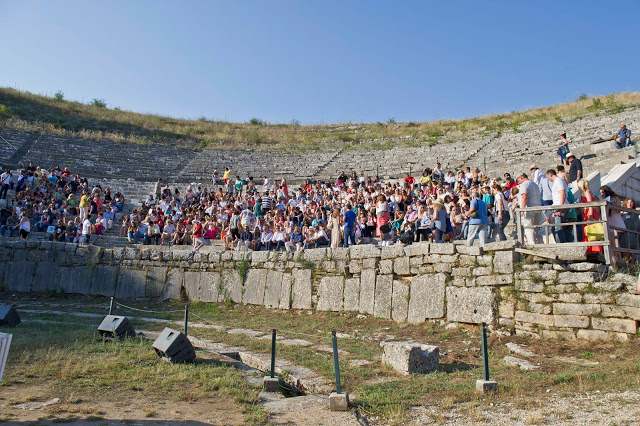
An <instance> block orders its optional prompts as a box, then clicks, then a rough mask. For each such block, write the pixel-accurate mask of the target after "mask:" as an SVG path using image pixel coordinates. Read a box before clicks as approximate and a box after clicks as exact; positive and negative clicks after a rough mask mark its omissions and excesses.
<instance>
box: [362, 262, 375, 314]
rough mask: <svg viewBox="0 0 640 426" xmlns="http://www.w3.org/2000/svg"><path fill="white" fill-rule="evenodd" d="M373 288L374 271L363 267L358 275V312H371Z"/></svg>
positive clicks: (373, 297) (373, 296)
mask: <svg viewBox="0 0 640 426" xmlns="http://www.w3.org/2000/svg"><path fill="white" fill-rule="evenodd" d="M375 288H376V271H374V270H373V269H365V270H364V271H362V274H361V275H360V308H359V309H360V313H363V314H373V302H374V299H375Z"/></svg>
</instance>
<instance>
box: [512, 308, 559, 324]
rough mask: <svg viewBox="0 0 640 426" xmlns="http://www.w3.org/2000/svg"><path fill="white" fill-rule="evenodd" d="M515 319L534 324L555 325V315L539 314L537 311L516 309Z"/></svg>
mask: <svg viewBox="0 0 640 426" xmlns="http://www.w3.org/2000/svg"><path fill="white" fill-rule="evenodd" d="M515 320H516V321H520V322H528V323H532V324H540V325H545V326H547V327H553V325H554V322H553V315H544V314H537V313H535V312H526V311H520V310H518V311H516V315H515Z"/></svg>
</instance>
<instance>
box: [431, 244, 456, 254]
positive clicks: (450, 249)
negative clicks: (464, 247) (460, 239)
mask: <svg viewBox="0 0 640 426" xmlns="http://www.w3.org/2000/svg"><path fill="white" fill-rule="evenodd" d="M429 253H434V254H455V253H456V246H455V244H452V243H442V244H431V245H430V246H429Z"/></svg>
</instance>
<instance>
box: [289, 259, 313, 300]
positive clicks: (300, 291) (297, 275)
mask: <svg viewBox="0 0 640 426" xmlns="http://www.w3.org/2000/svg"><path fill="white" fill-rule="evenodd" d="M291 293H292V304H291V307H292V308H293V309H311V270H310V269H294V270H293V287H292V289H291Z"/></svg>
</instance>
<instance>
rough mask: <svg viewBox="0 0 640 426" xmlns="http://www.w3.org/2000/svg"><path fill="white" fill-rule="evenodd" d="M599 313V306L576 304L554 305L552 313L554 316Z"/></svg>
mask: <svg viewBox="0 0 640 426" xmlns="http://www.w3.org/2000/svg"><path fill="white" fill-rule="evenodd" d="M600 311H601V307H600V305H595V304H594V305H588V304H578V303H554V304H553V313H554V314H555V315H586V316H592V315H598V314H599V313H600Z"/></svg>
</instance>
